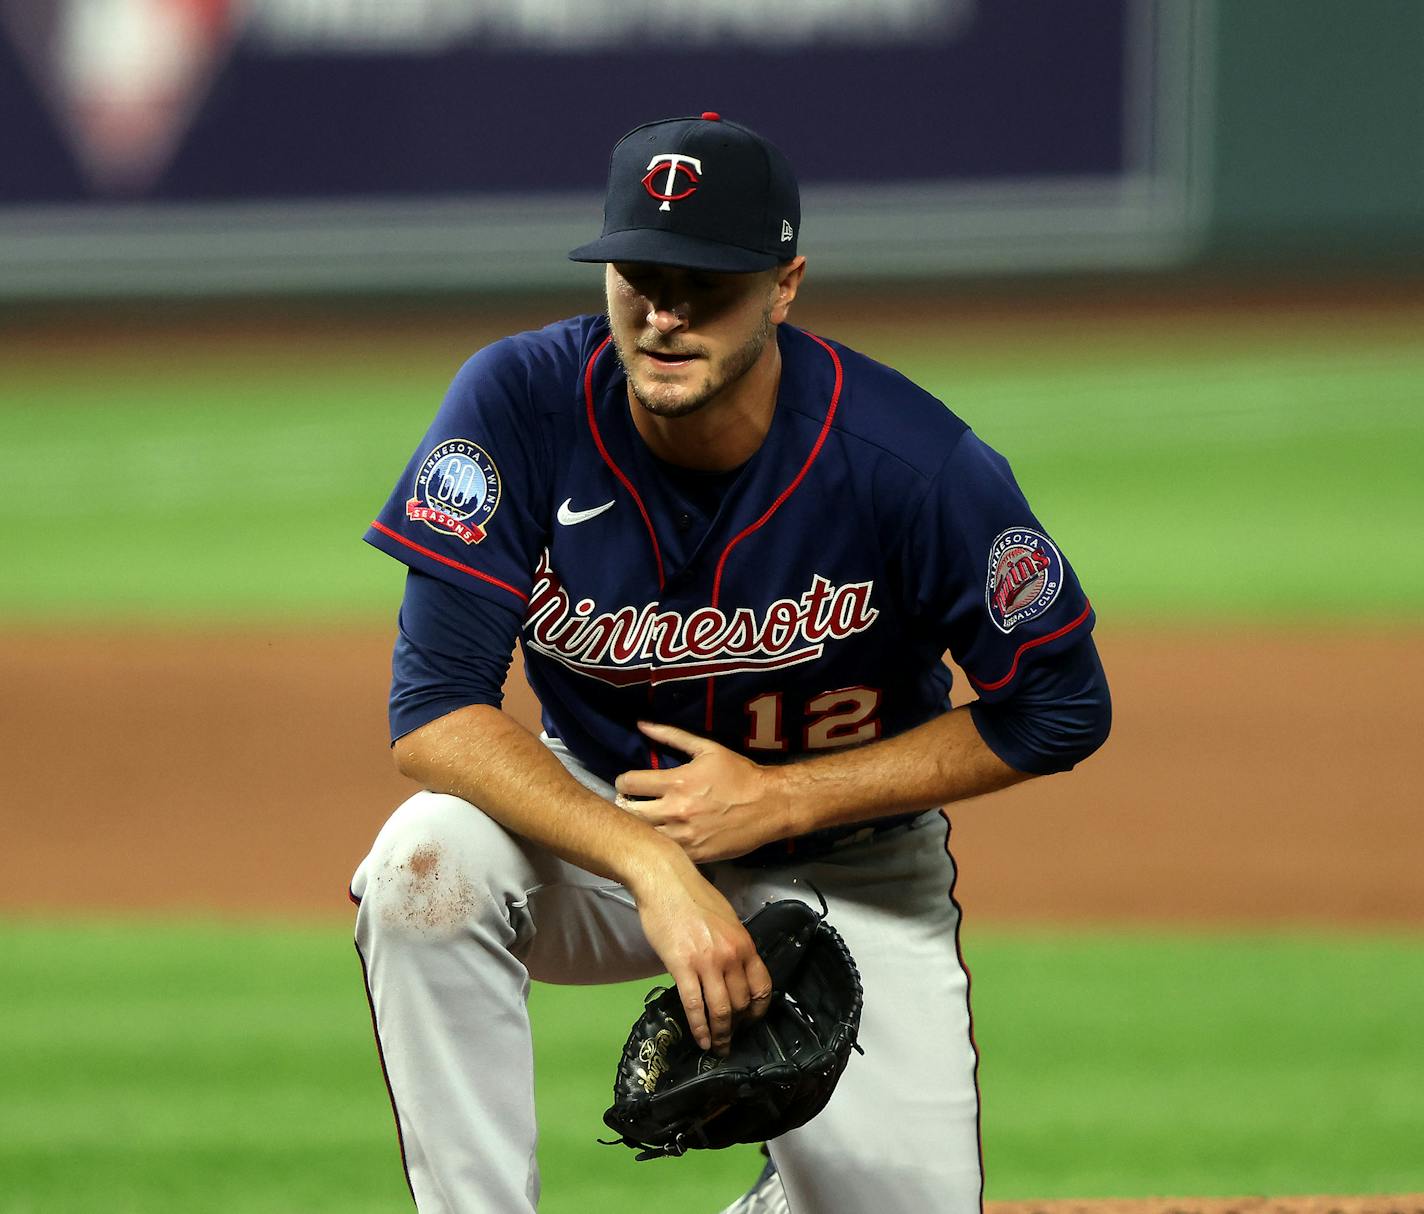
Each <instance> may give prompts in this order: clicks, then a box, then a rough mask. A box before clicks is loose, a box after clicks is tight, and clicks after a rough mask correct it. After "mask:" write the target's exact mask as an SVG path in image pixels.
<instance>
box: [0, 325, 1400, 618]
mask: <svg viewBox="0 0 1424 1214" xmlns="http://www.w3.org/2000/svg"><path fill="white" fill-rule="evenodd" d="M1421 316H1422V317H1424V314H1421ZM931 336H932V331H931V330H928V329H927V330H926V331H925V332H924V333H921V334H918V335H908V336H905V337H903V338H902V339H901V342H902V344H900V345H892V346H890V347H888V348H882V347H877V348H876V349H875V350H874V352H875V353H877V354H882V355H884V356H886V357H888V358H890V359H892V360H893V361H894V362H895V363H896V365H899V366H901V367H903V368H904V369H905V370H906V371H907V372H909V373H910V374H911V375H912V376H914V377H916V378H918V379H919V380H920V381H921V382H923V383H924V384H926V385H927V386H928V387H929V388H931V389H932V390H933V391H935V392H936V393H937V394H938V395H940V396H941V397H942V398H943V399H944V400H946V401H948V402H950V403H951V404H952V405H953V407H954V408H955V409H956V410H957V411H958V412H959V413H961V414H962V415H963V416H964V417H965V418H966V419H967V420H969V421H970V423H971V424H972V425H974V426H975V428H976V429H977V430H979V432H980V433H981V434H983V435H984V437H985V438H987V439H988V440H989V441H990V442H991V443H994V444H995V445H997V446H999V447H1000V448H1001V449H1002V450H1003V451H1004V452H1005V453H1006V454H1007V455H1008V456H1009V458H1010V460H1011V461H1012V463H1013V464H1014V466H1015V468H1016V470H1017V472H1018V475H1019V478H1020V480H1021V481H1022V482H1023V484H1024V486H1025V488H1026V489H1027V491H1028V493H1029V497H1030V500H1032V501H1033V502H1034V503H1035V506H1036V507H1037V508H1038V510H1039V512H1040V513H1041V514H1042V515H1043V517H1044V520H1045V522H1046V523H1047V525H1048V527H1049V529H1050V530H1051V531H1052V532H1053V534H1054V535H1055V537H1056V538H1057V539H1058V540H1059V542H1060V543H1061V544H1062V546H1063V547H1064V548H1065V550H1066V551H1067V552H1068V553H1069V554H1070V556H1071V558H1072V559H1073V561H1074V563H1075V564H1076V566H1077V567H1078V570H1079V573H1080V575H1081V577H1082V579H1083V581H1084V583H1085V585H1086V586H1087V587H1088V589H1089V593H1090V594H1091V595H1092V597H1093V600H1094V602H1095V604H1096V605H1097V606H1098V608H1099V612H1100V614H1101V615H1102V616H1103V618H1114V617H1115V618H1118V619H1123V618H1127V617H1131V618H1134V619H1139V620H1149V621H1152V620H1164V619H1174V618H1179V617H1188V618H1197V619H1223V618H1233V619H1244V620H1268V621H1272V622H1277V621H1282V620H1284V621H1292V620H1320V619H1330V618H1336V617H1339V616H1342V615H1345V616H1349V617H1352V618H1356V619H1370V620H1377V621H1380V620H1383V621H1398V620H1401V619H1404V620H1415V621H1417V620H1420V619H1424V565H1421V564H1420V563H1419V562H1417V561H1411V560H1408V559H1403V558H1402V555H1401V552H1402V549H1405V548H1407V543H1406V541H1407V537H1409V536H1411V535H1418V534H1419V533H1420V532H1421V531H1424V483H1422V482H1424V478H1421V476H1420V468H1421V467H1424V342H1421V341H1420V340H1419V338H1418V331H1417V329H1416V328H1411V327H1410V326H1408V325H1401V324H1395V325H1393V326H1389V325H1381V326H1377V328H1376V329H1366V328H1363V327H1361V326H1359V325H1355V326H1342V327H1338V328H1332V327H1331V326H1330V325H1329V324H1327V323H1321V324H1318V325H1315V326H1310V327H1306V328H1304V329H1301V328H1296V329H1290V330H1283V331H1282V332H1280V333H1276V334H1272V333H1270V332H1267V333H1265V334H1255V335H1253V337H1252V339H1251V340H1250V341H1245V340H1242V339H1240V338H1238V337H1234V336H1233V335H1232V334H1231V333H1230V332H1229V330H1224V331H1217V330H1209V331H1186V332H1183V333H1174V334H1169V335H1166V336H1163V335H1161V334H1158V335H1156V336H1153V335H1150V334H1148V335H1143V334H1138V335H1132V334H1129V335H1128V336H1127V337H1124V336H1123V335H1122V334H1108V335H1106V336H1105V335H1103V334H1100V333H1099V334H1096V335H1095V334H1093V333H1089V334H1087V335H1085V336H1083V337H1080V338H1074V339H1068V338H1066V337H1064V336H1063V335H1062V334H1061V333H1059V334H1052V335H1049V336H1047V337H1040V336H1030V337H1029V338H1027V339H1026V341H1025V345H1024V346H1023V347H1020V346H1018V345H1015V344H1012V343H1009V342H1005V341H1004V340H1002V339H1001V340H999V341H997V342H996V343H993V344H987V345H982V346H980V345H976V344H974V343H973V342H972V341H970V340H966V339H960V340H958V341H956V340H954V337H953V334H950V335H949V337H948V338H947V339H946V340H944V341H941V342H940V343H939V345H938V349H939V352H938V353H936V354H930V353H928V351H929V350H930V349H932V348H934V347H933V346H932V344H931V342H930V340H929V338H930V337H931ZM458 361H459V355H458V354H456V353H453V352H452V350H451V349H450V348H448V347H437V346H436V345H435V344H434V343H426V344H423V345H422V344H419V343H416V344H414V345H412V344H411V343H410V342H408V341H407V342H399V341H396V342H392V343H389V344H387V345H385V346H382V345H381V344H380V343H374V344H372V345H366V346H353V345H352V344H351V343H346V344H343V343H342V342H340V341H337V340H335V339H333V340H332V341H331V342H329V343H328V344H326V345H323V344H321V343H320V342H317V343H314V346H313V348H312V349H310V350H309V351H304V352H303V354H302V356H301V357H299V358H298V357H295V356H293V355H292V354H291V352H290V351H287V352H286V353H285V354H284V355H283V356H282V357H276V358H274V357H273V356H272V355H271V353H270V351H268V350H266V349H264V348H262V347H261V346H260V345H259V346H256V347H253V348H250V349H249V348H245V347H244V346H242V345H241V344H240V343H239V344H235V345H234V346H232V347H231V348H230V349H227V350H221V349H220V350H218V351H217V352H215V351H214V350H213V349H212V348H211V346H210V345H209V346H202V347H200V348H198V349H196V350H186V349H185V348H184V347H183V345H182V344H181V343H175V344H174V346H173V348H171V349H165V350H163V351H162V352H161V354H160V353H159V352H155V351H154V350H148V351H147V352H139V353H135V352H131V351H125V350H123V349H112V348H108V347H106V348H105V349H103V350H100V351H99V352H98V353H96V354H94V355H91V356H85V357H75V356H63V357H61V356H53V357H39V358H35V357H31V358H27V359H19V360H11V365H10V366H8V367H7V368H6V370H5V373H4V377H3V383H0V517H4V518H5V520H6V526H5V527H4V529H3V530H0V567H3V568H4V569H5V570H6V577H5V578H3V579H0V618H3V617H5V616H8V617H10V618H25V619H35V618H50V617H64V618H73V617H75V616H88V617H96V616H102V617H103V618H105V619H122V618H126V617H127V618H131V619H146V620H154V619H158V620H163V621H169V622H172V621H182V620H187V621H192V620H222V619H242V620H245V619H252V618H254V617H265V618H272V617H278V618H282V619H288V620H293V621H301V622H307V623H311V622H315V621H325V620H329V619H331V618H333V617H344V618H353V617H354V618H370V617H373V616H375V617H377V618H382V619H384V618H387V617H388V613H389V612H390V611H391V609H392V603H393V601H394V599H395V597H396V596H397V594H398V585H399V576H400V575H399V571H398V570H397V569H395V568H394V567H393V565H394V563H393V562H391V561H390V560H388V559H384V558H381V557H379V556H377V555H376V554H375V553H374V552H370V551H367V550H365V549H364V547H363V546H362V545H360V543H359V536H360V533H361V531H362V530H363V529H364V526H365V524H366V522H367V521H368V520H369V518H370V517H371V516H372V515H373V514H374V512H375V511H376V509H377V508H378V507H379V506H380V504H381V503H382V502H383V501H384V500H385V496H386V494H387V493H388V492H389V491H390V488H391V486H392V484H393V483H394V480H395V478H396V477H397V475H398V474H399V473H400V471H401V469H402V468H403V466H404V462H405V460H406V458H407V457H408V455H409V454H410V452H411V451H412V449H413V448H414V447H415V445H416V444H417V443H418V442H419V440H420V437H421V435H422V434H423V432H424V428H425V426H426V424H427V422H428V420H429V417H430V415H431V413H432V412H433V410H434V407H435V405H436V403H437V402H438V400H439V398H440V396H441V394H442V393H443V390H444V387H445V384H446V382H447V381H448V379H449V377H450V375H452V374H453V372H454V370H455V368H456V366H457V364H458Z"/></svg>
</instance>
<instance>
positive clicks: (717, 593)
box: [706, 330, 845, 733]
mask: <svg viewBox="0 0 1424 1214" xmlns="http://www.w3.org/2000/svg"><path fill="white" fill-rule="evenodd" d="M803 332H804V330H803ZM806 336H807V337H809V338H810V339H811V340H812V341H814V342H815V343H816V344H817V345H818V346H820V347H821V348H822V349H823V350H825V352H826V353H827V354H829V355H830V356H831V364H832V365H833V366H834V367H835V369H836V383H835V387H833V388H832V389H831V404H830V408H828V409H827V410H826V420H825V421H823V422H822V423H821V432H820V433H819V434H818V435H816V441H815V443H814V444H813V445H812V447H811V454H810V455H808V456H807V457H806V462H805V463H804V464H802V465H801V471H800V472H798V473H797V474H796V476H795V479H793V480H792V482H791V483H790V484H789V485H787V486H786V488H785V489H783V490H782V491H781V494H780V496H779V497H778V498H777V499H776V501H774V502H772V503H771V505H770V506H769V507H768V508H767V511H766V513H765V514H763V515H762V516H761V518H759V519H757V521H756V522H754V523H753V524H752V525H751V526H750V527H747V528H745V529H744V530H742V531H740V532H738V533H737V534H736V535H735V536H733V537H732V540H731V542H730V543H729V544H728V545H727V546H726V547H725V548H724V549H722V559H721V560H719V561H718V562H717V574H716V576H715V577H714V578H713V579H712V603H711V605H712V606H713V607H716V606H718V601H719V599H720V598H721V596H722V571H723V569H725V568H726V565H727V558H728V557H729V556H731V555H732V549H733V548H735V547H736V546H737V545H738V544H740V543H741V542H742V541H743V540H744V539H746V538H747V536H749V535H750V534H751V533H752V532H753V531H755V530H756V529H757V528H758V527H760V526H762V525H763V524H764V523H765V522H766V521H767V520H768V519H769V518H771V516H772V515H773V514H775V513H776V512H777V511H778V510H780V509H781V507H782V504H783V503H784V502H785V501H786V499H787V498H788V497H790V496H791V495H792V494H793V493H795V492H796V488H797V486H798V485H800V484H801V482H802V481H803V480H804V479H805V478H806V473H807V472H809V471H810V470H811V465H812V464H814V463H815V462H816V457H817V456H818V455H820V454H821V448H822V447H824V446H825V445H826V435H828V434H829V433H830V432H831V422H832V421H834V420H835V416H836V407H837V406H838V405H839V404H840V399H841V384H842V383H843V382H844V376H845V373H844V371H843V370H842V368H841V360H840V357H839V356H838V355H837V354H836V352H835V351H834V350H833V349H831V347H830V345H829V344H828V343H827V342H824V341H822V340H821V339H820V338H819V337H817V336H816V335H815V334H814V333H807V334H806ZM712 701H713V686H712V680H711V679H708V680H707V716H706V728H707V732H708V733H711V732H712Z"/></svg>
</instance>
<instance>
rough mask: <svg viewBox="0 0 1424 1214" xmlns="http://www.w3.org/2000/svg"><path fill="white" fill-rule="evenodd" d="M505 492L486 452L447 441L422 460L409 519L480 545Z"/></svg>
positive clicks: (407, 507) (407, 506) (465, 443)
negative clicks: (502, 491)
mask: <svg viewBox="0 0 1424 1214" xmlns="http://www.w3.org/2000/svg"><path fill="white" fill-rule="evenodd" d="M500 488H501V482H500V475H499V469H498V468H496V467H495V466H494V460H492V459H490V457H489V456H488V455H487V454H486V453H485V451H484V449H483V448H482V447H479V446H477V445H476V444H475V443H472V442H470V440H469V439H466V438H450V439H446V440H445V441H444V442H443V443H441V444H440V445H439V446H438V447H436V448H434V450H432V451H431V452H430V454H429V455H427V456H426V457H425V458H424V459H423V460H422V461H421V463H420V471H419V472H417V473H416V475H415V495H414V496H413V497H412V498H411V499H410V500H409V501H408V502H406V504H405V514H406V518H408V519H410V520H412V521H413V522H416V521H418V522H422V523H424V524H425V525H426V526H427V527H429V528H430V529H431V530H432V531H442V532H444V533H445V534H446V535H453V536H456V537H458V538H459V539H462V540H464V541H465V543H467V544H478V543H479V542H480V541H481V540H482V539H484V538H485V535H486V531H485V527H486V525H487V524H488V523H489V521H490V518H491V517H492V516H493V515H494V512H495V510H496V509H497V508H498V506H499V496H500Z"/></svg>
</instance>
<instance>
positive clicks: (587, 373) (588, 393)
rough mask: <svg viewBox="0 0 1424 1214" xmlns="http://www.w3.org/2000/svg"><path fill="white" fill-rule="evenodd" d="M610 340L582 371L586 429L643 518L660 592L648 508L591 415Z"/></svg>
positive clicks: (660, 569)
mask: <svg viewBox="0 0 1424 1214" xmlns="http://www.w3.org/2000/svg"><path fill="white" fill-rule="evenodd" d="M612 340H613V335H612V334H611V333H610V334H609V335H608V336H607V337H605V338H604V339H603V341H602V342H601V343H600V344H599V347H598V349H597V350H595V351H594V352H593V353H592V354H591V355H590V356H589V360H588V366H586V367H585V368H584V371H583V399H584V402H585V403H586V404H587V406H588V428H589V429H590V430H591V431H592V432H593V445H594V446H595V447H597V448H598V453H599V455H601V456H603V462H604V463H605V464H607V465H608V466H609V468H610V469H612V471H613V475H614V476H616V477H617V478H618V482H619V484H621V485H622V486H623V488H625V489H626V490H628V492H629V493H630V494H632V495H633V503H634V505H636V506H637V507H638V513H639V514H641V515H642V516H643V525H644V526H645V527H646V528H647V529H648V539H650V540H651V541H652V542H653V559H654V560H655V561H657V564H658V590H659V592H661V590H662V588H663V552H662V549H661V548H659V547H658V537H657V533H656V532H655V531H654V530H653V520H652V519H651V518H649V517H648V508H647V507H646V506H645V505H643V499H642V498H641V497H640V496H639V495H638V491H637V490H636V489H634V488H633V482H632V481H630V480H629V479H628V478H627V477H626V476H625V475H624V474H623V469H622V468H620V467H619V466H618V465H617V464H615V463H614V462H613V457H612V456H611V455H609V454H608V448H607V447H605V446H604V445H603V435H601V434H600V433H599V432H598V419H597V418H596V417H594V415H593V364H594V363H596V362H597V361H598V356H599V355H600V354H602V353H603V351H604V350H606V349H607V348H608V343H609V342H611V341H612Z"/></svg>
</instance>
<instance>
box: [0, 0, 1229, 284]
mask: <svg viewBox="0 0 1424 1214" xmlns="http://www.w3.org/2000/svg"><path fill="white" fill-rule="evenodd" d="M1197 9H1198V6H1197V3H1196V2H1195V0H1175V2H1174V0H1077V2H1076V3H1074V4H1071V5H1068V4H1044V3H1042V2H1041V0H995V2H994V3H992V4H991V3H987V2H985V0H874V3H871V2H870V0H779V2H778V3H776V4H768V3H766V0H698V2H697V3H696V4H673V3H668V2H667V0H576V2H571V0H0V114H3V115H4V116H5V121H3V122H0V165H3V166H4V169H3V172H0V295H3V294H5V293H6V290H7V288H9V289H23V290H30V289H34V287H33V286H25V287H21V288H15V287H14V284H15V283H17V282H22V283H23V282H28V283H31V284H34V285H38V286H43V285H44V284H46V283H48V282H50V281H55V282H58V283H60V284H61V286H59V287H56V288H55V289H57V290H62V289H67V288H66V287H64V286H63V284H64V283H67V282H75V281H80V280H81V279H84V280H88V281H95V282H97V281H100V280H101V279H104V278H105V275H108V276H109V278H110V279H112V280H113V281H114V282H120V281H122V282H126V283H129V284H131V285H132V284H134V283H137V282H139V281H140V279H141V280H142V281H143V282H144V283H151V284H152V286H151V287H146V288H143V289H153V290H160V289H165V288H164V287H163V285H162V284H164V283H171V282H175V281H178V280H180V279H184V280H186V281H191V282H192V283H194V284H195V287H194V289H207V287H205V286H201V285H196V284H202V283H221V284H223V286H222V287H220V288H219V289H228V288H230V289H249V288H250V287H252V286H253V285H254V284H256V283H260V282H266V283H268V285H269V286H272V287H277V288H278V289H280V288H281V287H282V286H283V285H285V284H288V283H290V284H302V283H306V284H309V285H322V284H342V283H350V284H359V283H366V284H372V285H378V284H396V283H400V282H402V281H407V280H408V281H409V283H410V284H411V285H423V284H427V283H429V282H430V281H431V275H434V276H435V277H437V278H440V279H441V280H442V281H452V280H453V281H454V282H456V283H472V284H473V285H480V284H482V283H483V282H485V281H503V280H505V279H506V278H507V277H508V276H509V275H511V274H514V273H515V272H517V271H518V270H519V269H520V268H521V267H527V266H528V265H529V258H528V253H529V252H530V250H539V251H541V252H547V250H549V249H550V248H552V247H554V246H556V245H557V244H558V243H560V242H562V241H564V240H565V238H566V237H567V236H569V235H572V236H573V237H574V239H573V240H572V241H570V243H578V242H579V240H580V239H582V238H583V234H584V233H583V228H584V227H586V226H587V222H588V215H589V213H590V208H591V207H592V208H593V209H592V215H593V218H594V219H595V220H596V216H597V210H596V207H597V198H598V196H599V194H600V193H601V189H602V183H603V176H604V173H605V171H606V165H607V156H608V150H609V148H610V146H611V145H612V143H613V141H614V140H615V139H616V138H617V136H618V135H619V134H621V133H622V132H623V131H626V130H628V129H630V128H631V127H633V126H635V125H637V124H638V123H640V122H644V121H648V120H649V119H652V118H658V117H667V116H671V115H674V114H680V113H681V114H686V113H698V112H701V111H702V110H704V109H715V110H718V111H720V112H721V113H723V114H725V115H726V116H727V117H729V118H732V119H736V120H739V121H743V122H745V123H747V124H748V125H750V126H753V127H755V128H757V129H758V130H760V131H762V132H763V133H764V134H766V135H768V136H769V137H770V138H772V139H773V140H774V141H775V142H777V143H778V144H780V145H781V146H782V147H783V149H784V150H786V151H787V153H788V154H789V155H790V156H791V158H792V161H793V163H794V164H795V165H796V166H797V170H798V174H799V176H800V178H801V180H802V183H803V189H804V191H805V193H806V197H807V202H808V208H807V214H808V216H809V217H813V220H812V222H809V223H808V225H807V230H806V237H807V240H808V241H810V242H811V243H812V245H813V246H814V244H815V241H816V238H817V235H818V233H819V235H820V236H821V238H822V240H823V241H824V244H823V246H822V249H821V250H820V251H821V252H824V253H828V254H829V256H828V257H827V258H826V259H825V260H822V261H820V262H819V263H818V264H821V265H822V266H823V267H825V268H828V269H829V270H830V271H831V272H832V273H852V272H855V270H856V268H857V266H859V265H861V264H867V265H868V264H869V263H870V260H871V259H872V257H875V258H879V259H880V263H879V264H880V265H881V266H882V267H883V268H885V269H886V270H887V271H888V272H891V273H897V274H898V273H919V272H924V273H938V272H943V271H944V270H945V269H946V268H952V267H954V266H956V265H963V264H968V262H973V263H974V264H976V265H983V266H986V267H988V268H995V267H998V266H1003V267H1006V268H1008V267H1013V268H1020V267H1024V266H1029V267H1033V266H1042V265H1047V264H1051V263H1053V262H1054V261H1059V262H1062V261H1065V260H1067V261H1069V262H1073V263H1082V264H1084V265H1098V264H1103V259H1104V258H1105V257H1106V258H1108V259H1109V260H1111V259H1112V258H1115V257H1116V258H1119V259H1126V260H1129V261H1131V260H1133V259H1137V260H1141V259H1142V258H1144V257H1145V258H1148V259H1149V260H1150V259H1152V258H1161V257H1162V256H1172V255H1176V254H1174V253H1164V252H1163V249H1164V248H1165V247H1166V246H1170V245H1179V244H1180V239H1181V236H1182V234H1183V232H1185V231H1186V229H1187V228H1188V227H1189V226H1190V225H1189V223H1188V222H1187V221H1188V216H1187V212H1188V210H1189V209H1190V207H1189V202H1190V199H1189V197H1188V192H1189V189H1190V183H1189V177H1190V169H1191V163H1190V162H1191V154H1190V152H1191V140H1192V134H1191V115H1192V113H1193V112H1194V109H1195V107H1196V105H1197V102H1196V100H1195V90H1196V89H1197V88H1198V80H1197V76H1196V71H1197V68H1196V66H1195V65H1196V63H1197V62H1198V60H1199V58H1200V57H1199V56H1198V55H1197V54H1196V47H1197V43H1198V41H1199V34H1200V29H1199V27H1200V24H1201V22H1200V21H1199V20H1198V16H1197ZM817 221H819V222H817ZM907 225H908V226H907ZM910 233H914V234H915V235H914V238H913V239H911V238H910V235H909V234H910ZM264 235H265V236H266V237H267V240H266V243H265V244H263V243H261V240H260V238H261V237H262V236H264ZM1065 237H1066V239H1067V242H1066V243H1065V242H1064V238H1065ZM440 242H445V243H446V244H453V245H454V246H455V247H457V248H459V249H460V250H462V251H464V252H466V253H468V260H465V261H460V260H459V259H456V260H455V261H452V260H451V259H450V258H449V256H448V255H444V254H442V252H441V250H440V248H439V247H438V245H439V243H440ZM1148 245H1151V246H1152V248H1151V249H1150V250H1149V249H1148V248H1147V246H1148ZM254 254H260V256H254ZM264 259H265V260H264ZM966 259H968V262H966ZM1045 259H1047V260H1046V261H1045ZM100 263H102V265H101V264H100ZM56 267H57V268H58V269H57V270H56ZM314 267H320V272H317V270H316V269H314ZM56 272H57V273H58V274H59V276H58V277H54V273H56ZM533 272H534V273H536V274H544V275H546V276H547V277H548V278H549V280H550V281H553V280H557V279H559V277H560V275H561V274H563V273H565V272H566V270H565V268H561V267H558V266H557V264H556V263H554V262H552V261H550V262H548V263H545V262H543V261H541V262H540V266H539V268H537V269H535V270H534V271H533ZM7 274H8V277H7ZM86 276H87V277H86ZM116 289H117V288H116Z"/></svg>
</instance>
